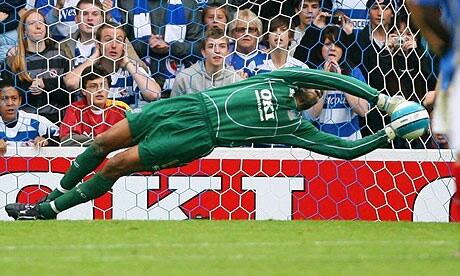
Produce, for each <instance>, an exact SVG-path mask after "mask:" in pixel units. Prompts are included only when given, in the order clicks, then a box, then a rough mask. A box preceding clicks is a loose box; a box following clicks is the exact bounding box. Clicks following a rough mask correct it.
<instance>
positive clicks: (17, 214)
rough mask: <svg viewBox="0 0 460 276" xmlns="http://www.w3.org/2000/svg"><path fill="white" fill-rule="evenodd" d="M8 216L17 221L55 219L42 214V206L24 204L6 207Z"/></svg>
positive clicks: (12, 204)
mask: <svg viewBox="0 0 460 276" xmlns="http://www.w3.org/2000/svg"><path fill="white" fill-rule="evenodd" d="M5 211H6V212H7V213H8V216H10V217H12V218H13V219H15V220H37V219H55V217H54V218H47V217H45V216H43V215H42V214H40V205H39V204H36V205H29V204H22V203H11V204H7V205H6V206H5Z"/></svg>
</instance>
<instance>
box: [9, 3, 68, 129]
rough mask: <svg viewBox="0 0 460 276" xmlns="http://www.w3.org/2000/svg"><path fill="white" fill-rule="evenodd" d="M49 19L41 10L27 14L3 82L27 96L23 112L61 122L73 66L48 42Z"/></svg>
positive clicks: (20, 27) (32, 10)
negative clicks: (67, 75) (68, 77)
mask: <svg viewBox="0 0 460 276" xmlns="http://www.w3.org/2000/svg"><path fill="white" fill-rule="evenodd" d="M47 30H48V28H47V26H46V24H45V18H44V17H43V15H41V14H40V13H39V12H38V11H37V10H35V9H30V10H28V11H27V12H25V13H24V15H23V16H22V18H21V21H20V23H19V26H18V46H17V47H15V48H12V49H10V52H9V54H8V55H9V56H8V60H7V64H6V69H5V70H3V71H2V78H3V79H4V80H7V81H8V82H10V83H14V84H15V87H16V88H19V89H20V90H21V92H23V93H24V94H23V95H24V98H23V101H24V102H23V104H24V105H23V106H22V107H21V109H23V110H24V111H27V112H31V113H37V112H38V114H40V115H42V116H45V117H46V118H48V119H49V120H50V121H51V122H53V123H57V122H59V121H60V119H59V118H60V110H61V109H62V108H63V107H65V106H67V105H68V104H69V103H70V100H69V98H70V97H69V94H68V93H67V92H66V91H65V90H64V89H65V86H64V82H63V76H64V75H65V74H66V73H67V72H68V71H69V62H68V60H67V59H66V58H64V57H63V56H61V55H59V50H58V48H57V46H56V44H55V43H54V42H53V41H52V40H50V39H48V31H47Z"/></svg>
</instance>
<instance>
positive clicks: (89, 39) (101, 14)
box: [0, 0, 447, 148]
mask: <svg viewBox="0 0 460 276" xmlns="http://www.w3.org/2000/svg"><path fill="white" fill-rule="evenodd" d="M361 2H362V4H363V5H364V6H365V10H366V13H367V15H366V18H367V22H368V23H367V25H366V26H364V28H359V27H357V26H356V24H355V23H354V21H353V18H352V14H350V10H348V11H346V10H341V9H340V8H338V5H337V3H336V1H334V0H295V1H266V0H265V1H264V0H256V1H250V2H248V1H239V0H214V1H213V0H208V1H196V0H151V1H138V0H123V1H114V0H35V1H31V0H27V1H26V0H23V1H21V0H8V1H5V0H0V66H1V70H2V71H1V74H0V76H1V84H2V94H1V95H2V102H1V105H0V107H1V110H0V111H1V118H0V143H1V145H4V144H5V143H6V141H15V139H16V141H19V142H21V143H22V145H23V144H30V145H46V144H50V145H61V146H62V145H64V146H80V145H87V144H88V142H90V141H91V140H92V139H94V137H95V136H97V135H98V134H100V133H101V132H103V131H105V130H107V129H108V128H109V127H110V126H111V125H113V124H115V123H116V122H117V121H119V120H121V119H122V118H124V113H125V112H126V111H127V110H130V109H136V108H139V107H142V106H143V105H144V104H146V103H148V102H152V101H156V100H162V98H170V97H175V96H179V95H184V94H187V93H199V92H200V91H203V90H205V89H210V88H213V87H216V86H223V85H227V84H230V83H234V82H237V81H240V80H243V79H245V78H248V77H251V76H253V75H255V74H262V73H265V72H269V71H272V70H276V69H278V68H283V67H304V68H314V69H321V70H325V71H328V72H335V73H339V74H345V75H350V76H353V77H355V78H358V79H360V80H361V81H363V82H366V83H368V84H369V85H371V86H372V87H374V88H376V89H377V90H378V91H379V92H383V93H386V94H388V95H396V94H400V95H402V96H404V97H405V98H406V99H408V100H413V101H416V102H420V103H422V104H423V105H424V106H425V107H426V108H427V109H428V110H431V108H432V106H433V103H434V99H435V97H436V93H435V92H434V90H435V84H436V78H437V60H436V57H434V56H433V55H432V54H431V53H430V51H429V49H428V48H427V46H426V43H425V42H424V40H423V37H421V34H420V32H419V31H418V30H417V28H415V27H414V26H413V24H412V22H411V20H410V13H409V12H408V11H407V9H406V7H405V4H404V0H399V1H398V0H361ZM15 93H16V94H17V95H15ZM323 95H324V96H323V98H322V99H321V101H320V102H318V103H317V104H316V105H315V106H314V107H312V108H311V109H310V110H308V111H306V112H304V117H305V119H307V120H312V121H313V122H314V123H315V124H316V126H317V127H318V128H319V129H321V130H323V131H326V132H329V133H332V134H335V135H338V136H340V137H343V138H345V139H357V138H360V137H362V136H366V135H369V134H371V133H374V132H376V131H377V130H379V129H381V128H382V127H383V125H384V124H386V123H388V122H389V118H388V116H387V115H385V114H382V113H381V112H380V111H379V110H378V109H377V108H375V107H374V106H370V105H369V103H368V102H366V101H365V100H362V99H358V98H356V97H354V96H352V95H349V94H346V93H343V92H341V91H325V93H324V94H323ZM10 113H14V116H12V114H10ZM34 115H35V117H34ZM24 118H27V119H24ZM21 124H33V125H34V126H35V128H33V129H35V130H36V131H35V132H33V133H32V134H30V136H28V135H23V134H21V135H19V134H18V133H17V131H19V130H18V129H26V127H24V126H20V125H21ZM15 131H16V132H15ZM39 137H41V138H39ZM43 140H44V141H46V142H43ZM48 141H49V142H48ZM446 143H447V142H446V141H441V143H440V142H439V141H437V140H435V139H433V138H432V137H431V136H430V135H429V134H427V135H426V136H424V137H422V138H421V139H418V140H416V141H406V140H403V139H399V140H395V142H394V144H393V145H392V146H393V147H395V148H438V147H445V146H446Z"/></svg>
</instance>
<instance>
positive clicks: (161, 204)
mask: <svg viewBox="0 0 460 276" xmlns="http://www.w3.org/2000/svg"><path fill="white" fill-rule="evenodd" d="M82 150H83V149H82V148H42V149H40V150H36V149H33V148H21V147H18V148H9V149H8V152H7V154H6V157H5V158H1V159H0V168H1V171H2V174H1V175H0V207H1V208H2V210H1V212H0V220H10V218H8V217H7V215H6V213H5V212H4V211H3V207H4V206H5V205H6V204H8V203H12V202H23V203H34V202H36V201H37V200H38V199H39V198H41V197H42V196H43V195H45V193H46V192H49V191H50V190H51V189H54V188H55V187H56V186H57V185H58V183H59V180H60V178H61V177H62V176H63V173H64V172H65V171H66V170H67V168H68V167H69V165H70V162H71V160H73V159H74V158H75V157H76V156H77V155H78V154H79V153H80V152H81V151H82ZM109 157H110V156H109ZM453 160H454V159H453V155H452V152H451V151H449V150H441V151H439V150H397V151H395V150H389V149H388V150H387V149H380V150H376V151H374V152H372V153H371V154H368V155H366V156H363V157H361V158H359V159H355V160H353V161H343V160H336V159H332V158H328V157H325V156H322V155H317V154H314V153H311V152H309V151H305V150H302V149H289V148H273V149H263V148H233V149H224V148H219V149H216V150H215V151H214V152H213V153H212V154H211V155H210V156H208V157H206V158H203V159H201V160H196V161H194V162H192V163H190V164H188V165H187V166H184V167H180V168H174V169H166V170H162V171H159V172H157V173H155V174H151V173H139V174H134V175H131V176H128V177H123V178H121V179H120V180H119V181H117V182H116V183H115V185H114V187H113V190H112V192H110V193H107V194H105V195H104V196H102V197H100V198H98V199H96V200H94V201H93V202H88V203H86V204H83V205H80V206H77V207H76V208H73V209H71V210H68V211H66V212H64V213H62V214H61V215H59V219H130V220H131V219H141V220H184V219H244V220H248V219H251V220H252V219H256V220H265V219H275V220H291V219H294V220H302V219H343V220H377V221H378V220H392V221H435V222H448V221H450V220H451V219H450V217H451V215H452V214H451V208H450V201H451V197H452V195H453V194H454V192H455V184H454V181H453V179H452V176H451V165H452V162H453Z"/></svg>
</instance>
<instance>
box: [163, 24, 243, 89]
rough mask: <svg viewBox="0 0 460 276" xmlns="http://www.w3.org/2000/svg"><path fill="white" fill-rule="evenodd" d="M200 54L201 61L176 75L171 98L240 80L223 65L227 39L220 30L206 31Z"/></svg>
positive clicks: (229, 68) (228, 67) (231, 70)
mask: <svg viewBox="0 0 460 276" xmlns="http://www.w3.org/2000/svg"><path fill="white" fill-rule="evenodd" d="M201 53H202V55H203V57H204V60H203V61H198V62H197V63H195V64H194V65H192V66H190V67H189V68H186V69H184V70H183V71H182V72H180V73H179V74H178V75H177V77H176V81H175V82H174V86H173V89H172V91H171V97H175V96H179V95H184V94H188V93H196V92H201V91H204V90H207V89H210V88H213V87H219V86H224V85H228V84H232V83H234V82H237V81H240V80H241V79H242V78H241V77H240V75H239V74H238V73H236V72H235V71H234V70H233V68H232V67H231V66H229V65H226V64H225V56H226V55H227V53H228V38H227V37H226V36H225V33H224V31H223V30H222V29H220V28H218V27H214V28H211V29H209V30H208V31H206V38H205V40H203V43H202V46H201Z"/></svg>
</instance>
